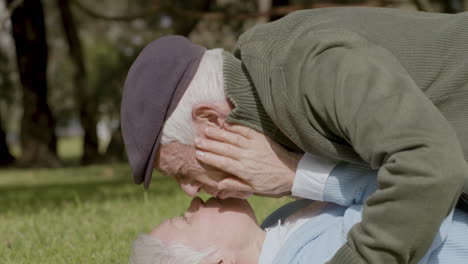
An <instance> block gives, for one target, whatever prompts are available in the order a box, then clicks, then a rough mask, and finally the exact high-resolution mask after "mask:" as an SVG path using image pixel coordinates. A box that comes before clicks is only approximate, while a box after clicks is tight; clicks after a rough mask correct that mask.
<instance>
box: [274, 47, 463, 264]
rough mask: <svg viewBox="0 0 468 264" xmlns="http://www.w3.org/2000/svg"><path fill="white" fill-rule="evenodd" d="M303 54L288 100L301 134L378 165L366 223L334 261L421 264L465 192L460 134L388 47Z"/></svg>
mask: <svg viewBox="0 0 468 264" xmlns="http://www.w3.org/2000/svg"><path fill="white" fill-rule="evenodd" d="M298 50H299V49H298ZM301 52H302V53H301V54H302V55H301V54H295V56H293V59H294V62H293V63H295V64H299V66H296V69H300V72H298V73H294V74H297V75H295V76H299V77H298V78H299V80H296V82H297V85H291V87H295V88H292V89H296V90H294V91H289V92H288V94H289V95H288V96H290V97H292V96H294V95H296V96H298V97H299V98H288V100H285V101H286V102H291V101H295V102H296V105H295V108H292V107H284V108H285V109H288V110H286V111H291V112H290V113H289V118H290V120H289V121H288V122H290V123H289V124H290V125H291V127H292V128H293V129H294V132H293V133H295V134H294V135H292V137H293V138H300V139H301V141H307V140H308V138H309V137H310V136H309V135H310V133H309V132H308V131H310V130H311V129H313V130H315V131H319V132H320V133H321V134H323V135H324V137H325V138H329V139H331V140H342V142H346V143H347V144H349V145H351V146H352V147H353V149H354V151H355V152H356V153H357V154H358V155H359V156H360V157H361V158H362V159H363V160H364V161H365V162H367V163H368V164H369V165H370V167H371V168H373V169H378V177H377V179H378V186H379V188H378V190H377V191H376V192H375V193H374V194H373V195H371V196H370V197H369V199H368V200H367V201H366V203H365V207H364V210H363V218H362V222H361V223H358V224H356V225H355V226H354V227H353V228H352V229H351V231H350V232H349V235H348V242H347V244H346V245H344V246H343V247H342V248H341V249H340V250H339V251H338V252H337V254H336V255H335V257H334V258H333V259H332V260H331V261H330V263H363V262H367V263H416V262H417V261H418V260H420V259H421V258H422V257H423V256H424V254H425V252H426V251H427V250H428V249H429V247H430V245H431V242H432V241H433V239H434V236H435V234H436V232H437V230H438V229H439V226H440V224H441V222H442V220H443V219H444V218H445V217H446V216H447V215H448V214H449V212H450V210H451V209H452V208H453V207H454V206H455V204H456V201H457V199H458V197H459V196H460V194H461V192H462V189H463V185H464V179H463V177H464V173H466V171H464V170H466V163H465V161H464V159H463V155H462V151H461V148H460V145H459V142H458V139H457V136H456V134H455V132H454V131H453V130H452V128H451V126H450V125H449V123H448V122H447V121H446V119H445V118H444V117H443V116H442V115H441V113H440V112H439V111H438V109H437V108H436V107H435V106H434V105H433V104H432V103H431V101H430V100H429V99H428V98H427V97H426V96H425V95H424V93H423V92H422V91H421V90H420V89H419V87H418V86H417V85H416V84H415V82H414V81H413V79H412V78H411V76H410V75H409V74H408V73H407V72H406V71H405V69H404V68H403V67H402V66H401V65H400V63H399V62H398V61H397V60H396V59H395V58H394V57H393V56H392V55H391V54H390V53H389V52H388V51H386V50H383V49H382V48H378V47H372V46H369V47H365V48H349V47H331V48H329V49H327V50H324V51H321V52H320V53H318V54H317V55H316V56H308V55H309V54H308V53H307V51H306V52H303V51H301ZM309 53H312V52H309ZM283 66H284V67H287V65H283ZM287 74H288V73H285V75H287ZM286 83H287V82H286ZM291 87H288V89H290V88H291ZM292 112H294V113H292ZM298 113H305V115H306V116H305V118H304V114H298ZM301 115H302V116H301ZM307 126H309V127H307ZM311 126H313V127H312V128H311ZM289 135H290V136H291V134H289ZM310 140H311V141H313V139H310ZM319 147H320V146H319ZM305 151H312V149H310V150H309V149H305ZM338 158H339V157H338Z"/></svg>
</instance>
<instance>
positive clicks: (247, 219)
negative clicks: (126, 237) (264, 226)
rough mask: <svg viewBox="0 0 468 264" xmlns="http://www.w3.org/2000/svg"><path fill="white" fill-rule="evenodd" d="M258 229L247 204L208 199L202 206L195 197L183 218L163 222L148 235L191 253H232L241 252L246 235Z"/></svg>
mask: <svg viewBox="0 0 468 264" xmlns="http://www.w3.org/2000/svg"><path fill="white" fill-rule="evenodd" d="M258 229H259V227H258V225H257V220H256V218H255V214H254V212H253V210H252V208H251V207H250V205H249V203H248V202H247V201H245V200H241V199H233V198H229V199H225V200H220V199H217V198H210V199H209V200H207V201H206V203H204V202H203V201H202V199H200V198H199V197H195V198H194V199H193V200H192V203H191V205H190V207H189V208H188V210H187V212H185V213H184V214H183V216H181V217H176V218H170V219H168V220H166V221H165V222H163V223H162V224H161V225H159V226H158V227H156V228H155V229H153V231H151V233H150V235H151V236H154V237H156V238H158V239H161V240H163V241H167V242H174V243H181V244H183V245H185V246H186V247H189V248H192V249H194V250H204V249H206V248H209V247H216V248H221V249H228V250H236V249H241V248H243V247H244V246H245V245H246V242H248V241H247V239H248V237H249V234H252V233H255V232H254V231H255V230H258Z"/></svg>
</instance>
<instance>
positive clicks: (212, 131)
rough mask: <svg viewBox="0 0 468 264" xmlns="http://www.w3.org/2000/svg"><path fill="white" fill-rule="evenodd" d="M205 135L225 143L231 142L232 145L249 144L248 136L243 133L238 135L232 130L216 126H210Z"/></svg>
mask: <svg viewBox="0 0 468 264" xmlns="http://www.w3.org/2000/svg"><path fill="white" fill-rule="evenodd" d="M205 135H206V136H207V137H208V138H211V139H215V140H217V141H221V142H225V143H229V144H231V145H234V146H238V147H245V146H247V144H248V143H247V140H246V138H245V137H243V136H242V135H238V134H235V133H232V132H230V131H227V130H222V129H219V128H215V127H209V128H207V129H205Z"/></svg>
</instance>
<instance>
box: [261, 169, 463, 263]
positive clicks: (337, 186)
mask: <svg viewBox="0 0 468 264" xmlns="http://www.w3.org/2000/svg"><path fill="white" fill-rule="evenodd" d="M376 190H377V175H376V171H371V170H369V169H368V168H365V167H359V166H355V165H350V164H346V163H342V164H339V165H338V166H336V167H335V168H334V169H333V171H332V172H331V173H330V175H329V176H328V178H327V181H326V184H325V188H324V195H323V197H324V200H325V201H329V202H333V203H336V204H333V203H330V204H328V205H327V206H326V207H325V208H323V209H321V212H320V214H318V215H316V216H313V217H311V218H310V220H308V221H307V222H306V223H304V224H302V225H301V226H300V227H299V228H297V229H296V231H294V233H293V234H291V235H289V237H288V239H287V241H286V242H285V243H284V244H283V246H282V247H281V248H280V249H279V250H278V249H276V250H275V253H273V252H272V251H271V250H270V248H269V246H268V245H271V244H272V241H268V239H269V236H268V232H267V237H266V241H265V244H264V248H263V249H262V252H261V255H264V254H275V255H274V258H273V259H274V260H273V261H272V262H271V263H273V264H285V263H288V264H289V263H292V264H302V263H303V264H305V263H325V262H326V261H328V260H329V259H331V258H332V257H333V255H334V254H335V253H336V251H337V250H338V249H339V248H340V247H341V246H342V245H344V244H345V243H346V237H347V234H348V232H349V230H350V229H351V227H352V226H353V225H354V224H356V223H359V222H360V221H361V215H362V209H363V202H364V201H365V200H366V199H367V197H369V196H370V195H371V194H372V193H374V192H375V191H376ZM310 202H312V201H310ZM306 204H307V202H306V201H296V202H293V203H290V204H288V205H286V206H284V207H283V208H280V209H279V210H277V211H276V212H274V213H273V214H272V215H270V216H269V217H268V218H267V219H266V220H265V222H264V225H262V227H267V226H269V225H270V226H271V224H273V223H277V222H278V219H280V218H282V219H283V220H284V219H286V217H287V216H288V215H290V214H292V213H294V212H296V211H297V210H300V208H301V207H302V206H304V205H306ZM298 205H299V206H298ZM270 237H271V236H270ZM270 239H271V238H270ZM261 259H262V256H261ZM263 259H268V258H265V257H263ZM270 259H271V258H270ZM419 263H421V264H426V263H427V264H435V263H440V264H446V263H447V264H451V263H454V264H456V263H460V264H462V263H463V264H467V263H468V213H466V212H463V211H460V210H457V209H456V210H454V211H452V213H450V214H449V215H448V216H447V218H446V219H445V220H444V221H443V223H442V225H441V227H440V230H439V232H438V234H437V235H436V238H435V240H434V241H433V243H432V246H431V248H430V249H429V251H428V252H427V254H426V255H425V256H424V258H423V259H422V260H421V261H420V262H419ZM260 264H263V263H260Z"/></svg>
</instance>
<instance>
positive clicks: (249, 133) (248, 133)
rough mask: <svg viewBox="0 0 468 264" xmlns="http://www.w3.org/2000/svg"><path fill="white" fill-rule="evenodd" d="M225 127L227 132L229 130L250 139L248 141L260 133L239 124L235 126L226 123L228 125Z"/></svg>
mask: <svg viewBox="0 0 468 264" xmlns="http://www.w3.org/2000/svg"><path fill="white" fill-rule="evenodd" d="M223 127H224V129H226V130H228V131H230V132H233V133H236V134H239V135H242V136H243V137H245V138H248V139H252V138H253V137H254V135H255V134H256V133H257V134H259V132H257V131H255V130H253V129H251V128H249V127H246V126H242V125H238V124H233V123H227V122H226V123H224V126H223Z"/></svg>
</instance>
